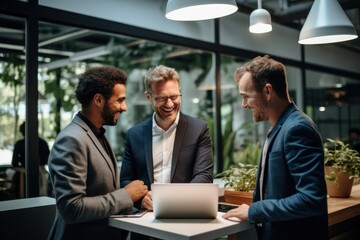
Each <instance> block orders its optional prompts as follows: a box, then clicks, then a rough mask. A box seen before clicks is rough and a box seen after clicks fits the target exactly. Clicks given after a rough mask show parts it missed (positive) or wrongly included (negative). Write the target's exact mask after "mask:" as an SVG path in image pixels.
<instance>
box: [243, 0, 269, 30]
mask: <svg viewBox="0 0 360 240" xmlns="http://www.w3.org/2000/svg"><path fill="white" fill-rule="evenodd" d="M271 30H272V26H271V16H270V13H269V12H268V11H266V10H265V9H263V8H262V6H261V0H258V9H256V10H254V11H253V12H252V13H251V14H250V26H249V31H250V32H251V33H267V32H270V31H271Z"/></svg>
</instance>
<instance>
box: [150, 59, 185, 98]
mask: <svg viewBox="0 0 360 240" xmlns="http://www.w3.org/2000/svg"><path fill="white" fill-rule="evenodd" d="M162 81H163V82H166V81H177V82H178V83H179V85H180V75H179V73H178V72H177V71H176V70H175V69H174V68H170V67H166V66H164V65H159V66H156V67H154V68H150V69H149V70H148V72H147V74H146V75H145V77H144V84H145V91H146V92H147V93H151V85H152V84H153V83H155V82H162Z"/></svg>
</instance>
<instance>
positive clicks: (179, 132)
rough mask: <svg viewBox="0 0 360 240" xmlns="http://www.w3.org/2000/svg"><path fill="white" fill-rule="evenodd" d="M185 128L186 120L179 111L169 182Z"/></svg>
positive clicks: (186, 126) (186, 125)
mask: <svg viewBox="0 0 360 240" xmlns="http://www.w3.org/2000/svg"><path fill="white" fill-rule="evenodd" d="M187 128H188V121H187V119H186V118H185V116H184V115H183V114H182V113H180V118H179V123H178V125H177V128H176V135H175V142H174V150H173V155H172V162H171V176H170V182H172V179H173V177H174V173H175V167H176V164H177V161H178V159H179V155H180V150H181V146H182V145H183V141H184V137H185V134H186V132H187Z"/></svg>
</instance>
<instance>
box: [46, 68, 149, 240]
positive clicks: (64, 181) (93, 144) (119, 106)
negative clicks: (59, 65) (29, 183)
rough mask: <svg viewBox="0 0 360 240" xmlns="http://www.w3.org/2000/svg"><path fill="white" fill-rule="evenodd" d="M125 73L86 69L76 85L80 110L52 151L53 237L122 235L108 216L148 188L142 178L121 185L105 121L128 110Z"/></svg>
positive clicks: (113, 121) (110, 122) (130, 204)
mask: <svg viewBox="0 0 360 240" xmlns="http://www.w3.org/2000/svg"><path fill="white" fill-rule="evenodd" d="M126 80H127V76H126V74H125V73H124V72H123V71H122V70H120V69H117V68H115V67H110V66H103V67H95V68H90V69H88V70H87V71H86V72H85V73H84V74H82V75H81V76H80V78H79V83H78V86H77V88H76V90H75V94H76V97H77V99H78V101H79V102H80V104H81V108H82V109H81V111H80V112H79V113H78V114H77V115H76V116H75V117H74V119H73V120H72V122H71V123H70V124H69V125H68V126H67V127H66V128H65V129H63V130H62V131H61V132H60V133H59V135H58V136H57V138H56V141H55V143H54V145H53V148H52V149H51V152H50V156H49V170H50V177H51V180H52V184H53V186H54V192H55V198H56V207H57V213H56V218H55V221H54V224H53V227H52V229H51V232H50V235H49V239H122V238H124V237H125V236H124V234H122V232H121V231H120V230H118V229H116V228H112V227H110V226H109V225H108V217H109V216H110V215H112V214H117V213H119V212H122V211H126V210H129V209H132V207H133V202H134V201H137V200H139V199H140V198H142V197H143V196H144V195H145V194H146V193H147V187H146V185H144V183H143V182H142V181H139V180H136V181H133V182H131V183H129V184H128V185H127V186H126V187H125V188H121V189H120V188H119V174H118V170H117V169H118V168H117V162H116V158H115V154H114V152H113V150H112V149H111V146H110V144H109V142H108V140H107V138H106V137H105V135H104V134H105V129H104V128H103V126H104V125H112V126H113V125H116V123H117V121H118V119H119V117H120V114H121V113H122V112H124V111H126V110H127V106H126V103H125V99H126V93H125V90H126V87H125V84H126Z"/></svg>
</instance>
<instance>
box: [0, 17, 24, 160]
mask: <svg viewBox="0 0 360 240" xmlns="http://www.w3.org/2000/svg"><path fill="white" fill-rule="evenodd" d="M24 46H25V20H24V19H21V18H17V17H12V16H7V15H2V14H0V56H1V58H0V89H1V91H0V101H1V103H0V112H1V114H0V166H4V165H5V166H10V165H11V159H12V152H13V148H14V144H15V142H16V141H17V140H20V139H22V138H23V136H22V135H21V133H20V132H19V126H20V124H21V123H22V122H23V121H24V119H25V106H24V104H25V85H24V84H25V53H24Z"/></svg>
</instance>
